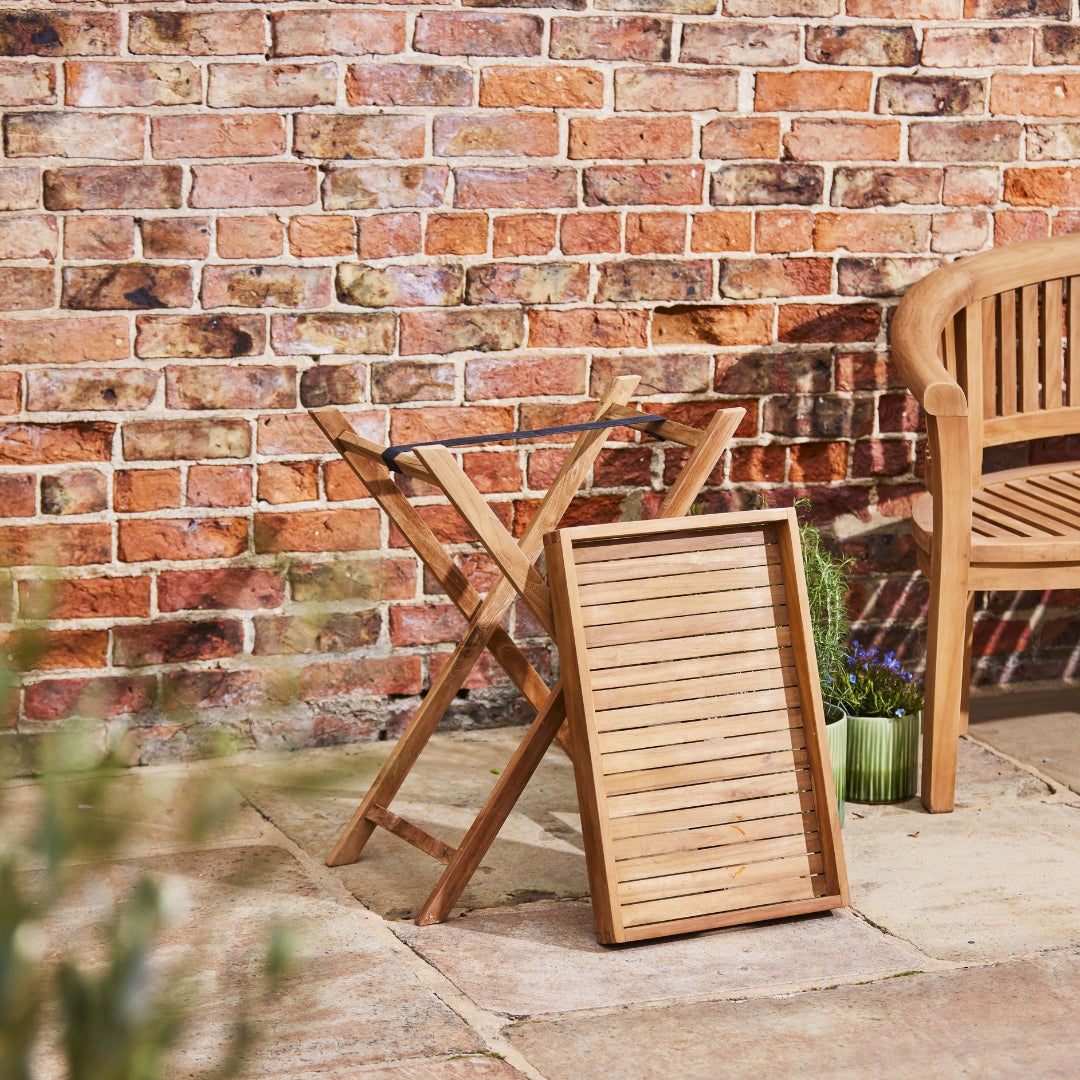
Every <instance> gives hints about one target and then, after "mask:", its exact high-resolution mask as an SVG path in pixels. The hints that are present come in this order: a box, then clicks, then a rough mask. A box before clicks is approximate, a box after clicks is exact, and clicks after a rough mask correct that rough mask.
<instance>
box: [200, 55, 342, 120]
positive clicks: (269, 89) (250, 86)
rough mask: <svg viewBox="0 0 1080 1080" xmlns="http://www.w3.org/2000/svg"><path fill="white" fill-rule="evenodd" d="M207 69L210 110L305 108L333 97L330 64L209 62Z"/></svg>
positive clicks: (333, 70)
mask: <svg viewBox="0 0 1080 1080" xmlns="http://www.w3.org/2000/svg"><path fill="white" fill-rule="evenodd" d="M208 71H209V84H208V86H207V91H206V103H207V105H209V106H210V107H211V108H212V109H236V108H244V107H245V106H246V107H250V108H255V109H280V108H283V109H308V108H311V107H312V106H313V105H333V104H334V101H335V99H336V98H337V67H336V65H334V64H267V63H258V64H210V66H209V68H208Z"/></svg>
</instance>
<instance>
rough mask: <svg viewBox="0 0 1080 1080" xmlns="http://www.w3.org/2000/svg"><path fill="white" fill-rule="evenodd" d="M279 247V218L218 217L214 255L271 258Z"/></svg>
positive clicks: (280, 241) (280, 240)
mask: <svg viewBox="0 0 1080 1080" xmlns="http://www.w3.org/2000/svg"><path fill="white" fill-rule="evenodd" d="M281 248H282V237H281V219H280V218H277V217H270V216H261V217H223V218H218V222H217V253H218V254H219V255H220V256H221V257H222V258H223V259H272V258H274V257H275V256H277V255H280V254H281Z"/></svg>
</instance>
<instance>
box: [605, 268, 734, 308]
mask: <svg viewBox="0 0 1080 1080" xmlns="http://www.w3.org/2000/svg"><path fill="white" fill-rule="evenodd" d="M712 291H713V290H712V264H711V263H709V262H706V261H703V260H697V261H692V262H691V261H682V262H680V261H675V260H670V259H628V260H626V261H624V262H610V263H604V264H603V265H602V266H601V267H600V283H599V286H598V287H597V293H596V299H597V300H598V301H600V302H604V301H628V300H629V301H633V300H708V299H710V298H711V296H712Z"/></svg>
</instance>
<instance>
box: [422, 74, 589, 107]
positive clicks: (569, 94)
mask: <svg viewBox="0 0 1080 1080" xmlns="http://www.w3.org/2000/svg"><path fill="white" fill-rule="evenodd" d="M432 104H446V103H444V102H433V103H432ZM449 104H455V105H457V104H465V105H468V104H470V101H465V102H451V103H449ZM603 104H604V77H603V75H602V74H601V73H600V72H598V71H591V70H590V69H589V68H578V67H570V66H563V65H558V64H549V65H545V66H544V67H487V68H484V69H483V70H482V71H481V72H480V105H481V106H482V107H483V108H485V109H492V108H494V109H519V108H522V107H526V108H537V109H599V108H601V107H602V106H603Z"/></svg>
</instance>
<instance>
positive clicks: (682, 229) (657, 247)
mask: <svg viewBox="0 0 1080 1080" xmlns="http://www.w3.org/2000/svg"><path fill="white" fill-rule="evenodd" d="M685 249H686V215H685V214H676V213H664V212H661V213H647V214H627V215H626V250H627V252H629V253H630V254H631V255H653V254H656V255H681V254H682V253H683V251H684V250H685Z"/></svg>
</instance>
